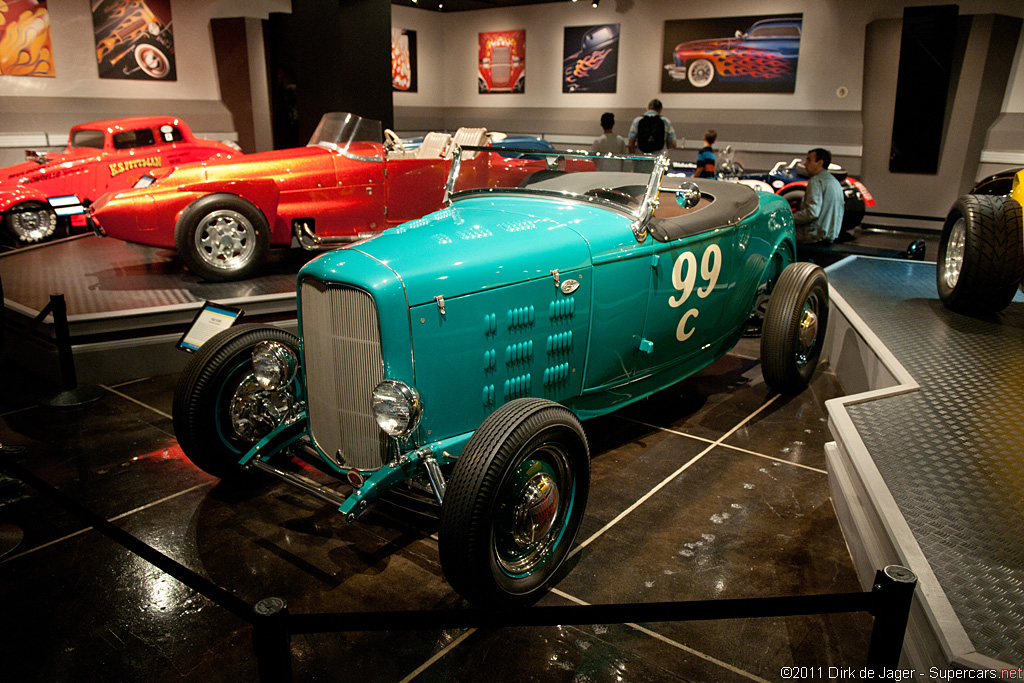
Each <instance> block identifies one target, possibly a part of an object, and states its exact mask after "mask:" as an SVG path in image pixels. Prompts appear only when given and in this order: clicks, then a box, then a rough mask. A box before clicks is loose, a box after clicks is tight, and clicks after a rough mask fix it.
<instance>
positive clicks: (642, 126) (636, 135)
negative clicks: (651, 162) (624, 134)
mask: <svg viewBox="0 0 1024 683" xmlns="http://www.w3.org/2000/svg"><path fill="white" fill-rule="evenodd" d="M675 146H676V132H675V131H674V130H673V129H672V122H671V121H669V120H668V119H667V118H665V117H664V116H662V115H661V100H659V99H653V100H651V101H650V102H649V103H648V104H647V111H645V112H644V113H643V115H642V116H638V117H636V118H635V119H633V123H632V124H631V125H630V126H629V152H630V154H635V153H636V152H637V151H639V152H642V153H643V154H658V153H659V152H661V150H663V149H666V148H667V149H674V148H675Z"/></svg>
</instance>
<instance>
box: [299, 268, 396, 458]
mask: <svg viewBox="0 0 1024 683" xmlns="http://www.w3.org/2000/svg"><path fill="white" fill-rule="evenodd" d="M301 296H302V299H301V301H302V304H301V305H302V347H303V356H304V359H305V367H304V369H303V372H304V373H305V376H306V391H307V394H308V400H309V429H310V434H312V436H313V441H314V442H315V443H316V445H317V446H318V447H319V448H320V450H321V451H323V452H324V453H325V454H326V455H327V456H328V457H330V458H331V459H332V460H334V461H335V463H336V464H338V465H339V466H343V467H355V468H357V469H361V470H373V469H377V468H379V467H381V466H382V465H383V464H384V462H385V459H386V457H387V442H386V437H385V436H384V434H383V432H381V430H380V427H378V426H377V421H376V420H375V419H374V418H373V413H372V412H371V410H370V393H371V392H372V391H373V388H374V387H376V386H377V384H379V383H380V381H381V380H383V379H384V359H383V357H382V355H381V347H380V325H379V324H378V318H377V307H376V305H375V304H374V301H373V297H371V296H370V295H369V294H367V293H366V292H364V291H362V290H358V289H352V288H350V287H340V286H334V285H331V286H328V285H327V284H325V283H324V282H322V281H320V280H317V279H314V278H305V279H303V281H302V287H301ZM339 453H340V454H341V455H339Z"/></svg>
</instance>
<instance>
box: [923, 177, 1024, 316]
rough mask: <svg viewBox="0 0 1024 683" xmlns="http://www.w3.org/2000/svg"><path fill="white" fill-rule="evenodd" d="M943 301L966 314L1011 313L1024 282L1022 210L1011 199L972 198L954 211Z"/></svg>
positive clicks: (940, 275)
mask: <svg viewBox="0 0 1024 683" xmlns="http://www.w3.org/2000/svg"><path fill="white" fill-rule="evenodd" d="M937 260H938V262H937V264H936V269H935V284H936V286H937V288H938V290H939V298H940V299H942V303H944V304H945V305H946V306H947V307H948V308H950V309H952V310H954V311H960V312H961V313H983V314H984V313H994V312H996V311H1001V310H1003V309H1004V308H1006V307H1007V306H1008V305H1009V304H1010V301H1011V300H1012V299H1013V296H1014V294H1015V293H1016V292H1017V287H1018V286H1019V285H1020V282H1021V279H1022V277H1024V228H1022V220H1021V207H1020V204H1018V203H1017V202H1016V201H1015V200H1013V199H1011V198H1009V197H999V196H989V195H974V194H968V195H964V196H963V197H960V199H958V200H957V201H956V204H954V205H953V208H952V210H950V212H949V215H948V216H947V217H946V222H945V224H944V225H943V227H942V237H941V238H940V239H939V254H938V259H937Z"/></svg>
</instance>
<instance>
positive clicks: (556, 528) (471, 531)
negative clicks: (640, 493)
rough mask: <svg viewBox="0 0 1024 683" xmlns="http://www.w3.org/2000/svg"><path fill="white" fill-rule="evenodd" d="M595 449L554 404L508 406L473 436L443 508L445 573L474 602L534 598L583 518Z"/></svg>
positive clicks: (510, 602) (502, 602) (514, 403)
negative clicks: (592, 451)
mask: <svg viewBox="0 0 1024 683" xmlns="http://www.w3.org/2000/svg"><path fill="white" fill-rule="evenodd" d="M589 489H590V453H589V447H588V446H587V438H586V436H585V435H584V433H583V427H582V426H581V425H580V422H579V420H578V419H577V418H576V416H575V415H573V414H572V412H570V411H569V410H568V409H567V408H565V407H564V406H561V405H559V404H557V403H552V402H551V401H546V400H543V399H537V398H524V399H519V400H516V401H511V402H509V403H506V404H505V405H503V406H502V407H501V408H499V409H498V410H496V411H495V412H494V413H493V414H492V415H491V416H490V417H488V418H487V419H486V420H485V421H484V423H483V424H482V425H481V426H480V428H479V429H477V430H476V432H475V433H474V434H473V436H472V438H470V440H469V443H468V444H467V445H466V448H465V449H464V450H463V452H462V455H461V456H459V458H458V460H457V461H456V463H455V468H454V470H453V472H452V476H451V479H450V481H449V483H448V488H447V491H446V493H445V496H444V503H443V504H442V506H441V526H440V532H439V534H438V537H439V539H440V545H439V552H440V558H441V569H442V570H443V571H444V575H445V577H446V578H447V579H448V582H449V583H450V584H451V586H452V588H454V589H455V590H456V591H457V592H458V593H459V594H460V595H462V596H463V597H464V598H466V599H467V600H469V601H470V602H473V603H477V604H482V605H492V606H510V605H523V604H529V603H530V602H533V601H534V600H536V599H537V598H538V597H539V596H540V593H541V591H542V590H543V589H544V587H545V585H546V584H547V582H548V580H549V579H550V578H551V576H552V575H553V574H554V572H555V571H556V570H557V569H558V567H559V566H560V565H561V564H562V562H563V561H564V560H565V558H566V556H567V555H568V553H569V549H570V548H571V547H572V543H573V540H574V539H575V538H576V532H577V531H578V530H579V527H580V522H581V521H582V519H583V512H584V510H585V509H586V506H587V494H588V492H589Z"/></svg>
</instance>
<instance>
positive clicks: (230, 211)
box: [174, 193, 270, 282]
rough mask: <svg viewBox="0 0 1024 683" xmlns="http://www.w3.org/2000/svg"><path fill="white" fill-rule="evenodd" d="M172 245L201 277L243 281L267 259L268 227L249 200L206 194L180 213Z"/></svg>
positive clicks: (224, 194) (190, 268)
mask: <svg viewBox="0 0 1024 683" xmlns="http://www.w3.org/2000/svg"><path fill="white" fill-rule="evenodd" d="M174 246H175V248H176V249H177V250H178V255H179V256H180V257H181V259H182V260H183V261H184V262H185V265H186V266H188V269H189V270H191V271H192V272H193V273H195V274H196V275H198V276H199V277H201V278H203V279H204V280H210V281H212V282H225V281H228V280H244V279H246V278H249V277H252V276H253V275H255V274H256V272H257V271H258V270H259V269H260V267H261V266H262V265H263V263H264V262H265V261H266V260H267V253H268V252H269V251H270V227H269V225H268V224H267V219H266V217H265V216H264V215H263V212H262V211H260V210H259V209H258V208H256V206H255V205H253V204H252V203H251V202H249V201H248V200H245V199H242V198H241V197H238V196H236V195H233V194H226V193H218V194H209V195H206V196H205V197H200V198H199V199H197V200H196V201H194V202H192V203H191V204H189V205H188V206H187V207H185V210H184V211H182V212H181V217H180V218H179V219H178V223H177V225H176V226H175V228H174Z"/></svg>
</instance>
